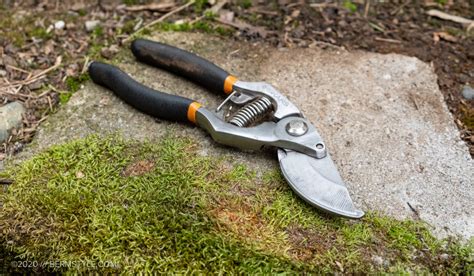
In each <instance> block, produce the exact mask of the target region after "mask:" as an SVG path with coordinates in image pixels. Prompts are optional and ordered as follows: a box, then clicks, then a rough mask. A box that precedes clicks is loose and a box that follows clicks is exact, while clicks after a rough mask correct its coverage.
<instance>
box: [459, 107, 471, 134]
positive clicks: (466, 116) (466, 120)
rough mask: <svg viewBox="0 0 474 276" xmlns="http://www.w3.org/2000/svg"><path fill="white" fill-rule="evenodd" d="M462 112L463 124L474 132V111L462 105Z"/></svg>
mask: <svg viewBox="0 0 474 276" xmlns="http://www.w3.org/2000/svg"><path fill="white" fill-rule="evenodd" d="M460 110H461V122H462V123H463V124H464V125H465V126H466V127H467V129H469V130H474V109H473V108H469V107H468V106H465V105H461V106H460Z"/></svg>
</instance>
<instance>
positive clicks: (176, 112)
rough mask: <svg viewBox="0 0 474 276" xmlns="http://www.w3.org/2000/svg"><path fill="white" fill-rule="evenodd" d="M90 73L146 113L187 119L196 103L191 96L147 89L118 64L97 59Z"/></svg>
mask: <svg viewBox="0 0 474 276" xmlns="http://www.w3.org/2000/svg"><path fill="white" fill-rule="evenodd" d="M89 75H90V76H91V78H92V80H93V81H94V82H95V83H97V84H99V85H102V86H104V87H107V88H109V89H110V90H112V91H113V92H114V93H115V95H117V96H118V97H119V98H121V99H122V100H123V101H125V102H126V103H128V104H129V105H131V106H133V107H134V108H136V109H138V110H140V111H142V112H143V113H146V114H148V115H151V116H154V117H157V118H161V119H165V120H170V121H181V122H185V121H188V109H189V106H190V105H191V103H193V101H192V100H190V99H187V98H183V97H180V96H175V95H170V94H167V93H163V92H159V91H156V90H153V89H151V88H148V87H146V86H144V85H142V84H140V83H138V82H136V81H135V80H133V79H132V78H131V77H130V76H129V75H127V74H126V73H124V72H123V71H121V70H120V69H118V68H117V67H115V66H112V65H109V64H105V63H101V62H97V61H95V62H93V63H92V64H91V65H90V66H89Z"/></svg>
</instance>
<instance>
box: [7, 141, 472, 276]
mask: <svg viewBox="0 0 474 276" xmlns="http://www.w3.org/2000/svg"><path fill="white" fill-rule="evenodd" d="M226 162H228V161H226V160H224V159H220V160H218V159H215V158H210V157H201V156H199V155H197V146H196V145H195V144H194V143H193V142H192V141H191V140H188V139H185V138H180V137H174V136H172V135H169V136H168V137H166V138H165V139H163V140H162V141H160V142H157V143H151V142H147V143H138V142H130V141H125V140H123V139H122V138H120V137H118V136H113V137H98V136H89V137H87V138H85V139H81V140H76V141H72V142H70V143H68V144H64V145H59V146H55V147H52V148H51V149H49V150H47V151H45V152H43V153H41V154H39V155H37V156H35V157H33V158H32V159H30V160H28V161H25V162H24V163H22V164H21V165H18V166H12V167H10V168H9V169H7V171H5V172H3V173H2V175H1V176H0V177H4V178H11V179H13V180H14V183H13V184H11V185H10V186H9V187H8V189H6V191H4V192H3V193H2V194H1V198H0V201H1V202H3V207H2V212H0V221H2V225H3V226H2V231H1V232H0V235H1V240H2V244H3V246H2V248H3V249H4V250H5V251H8V252H7V253H4V256H2V257H3V260H4V263H5V264H4V267H5V268H6V269H7V271H15V268H14V267H12V265H11V264H12V262H13V261H19V260H28V261H31V262H33V261H35V262H38V263H43V262H49V263H50V264H51V262H54V261H61V262H63V265H59V266H51V265H49V266H48V265H47V266H45V267H43V268H41V269H40V270H43V271H51V270H59V271H66V270H67V271H69V272H80V271H82V272H84V271H87V270H91V271H96V272H128V273H133V272H138V271H155V272H167V273H170V272H172V273H177V272H181V273H188V272H221V273H225V272H230V273H235V272H240V273H258V272H266V273H270V272H272V273H273V272H288V273H298V272H319V273H321V272H338V271H343V272H363V273H367V272H371V271H388V272H401V271H405V272H407V271H416V272H436V273H440V272H441V273H456V272H468V271H472V269H473V263H472V254H473V249H472V243H471V244H468V245H461V244H460V243H458V242H456V241H453V240H442V241H441V240H437V239H435V238H434V237H433V236H432V235H431V234H430V233H429V231H428V230H427V228H426V226H425V225H423V224H421V223H419V222H414V221H398V220H394V219H391V218H388V217H384V216H380V215H378V214H375V213H369V214H368V215H367V216H366V217H365V218H364V219H362V220H360V221H353V220H346V219H341V218H334V217H329V216H325V215H322V214H321V213H319V212H317V211H316V210H314V209H313V208H311V207H310V206H308V205H306V204H305V203H304V202H303V201H301V200H300V199H299V198H298V197H297V196H295V194H294V193H292V192H291V190H290V189H289V188H288V185H286V183H285V182H284V181H283V179H282V177H281V176H280V174H279V173H278V172H277V171H272V172H267V173H266V174H264V175H263V176H261V177H259V176H256V173H255V172H253V171H252V170H250V169H248V168H247V167H246V166H244V165H241V164H234V166H225V163H226ZM101 262H102V264H104V262H107V264H109V266H108V267H100V265H97V264H100V263H101ZM85 263H86V264H89V265H88V266H86V265H83V264H85ZM81 264H82V265H81ZM90 264H92V265H90ZM94 264H96V265H94ZM110 264H113V265H112V267H111V266H110ZM38 269H39V268H34V269H33V270H38Z"/></svg>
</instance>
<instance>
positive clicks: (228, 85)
mask: <svg viewBox="0 0 474 276" xmlns="http://www.w3.org/2000/svg"><path fill="white" fill-rule="evenodd" d="M236 81H237V78H236V77H234V76H232V75H228V76H227V78H226V79H225V81H224V92H225V93H226V94H230V93H232V87H233V86H234V83H235V82H236Z"/></svg>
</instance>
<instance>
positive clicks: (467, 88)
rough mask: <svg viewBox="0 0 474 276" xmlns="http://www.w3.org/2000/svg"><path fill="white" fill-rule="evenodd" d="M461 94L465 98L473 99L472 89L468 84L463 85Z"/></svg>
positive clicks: (473, 92) (473, 91)
mask: <svg viewBox="0 0 474 276" xmlns="http://www.w3.org/2000/svg"><path fill="white" fill-rule="evenodd" d="M462 96H463V97H464V99H466V100H474V89H473V88H472V87H470V86H469V85H465V86H464V87H463V89H462Z"/></svg>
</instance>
